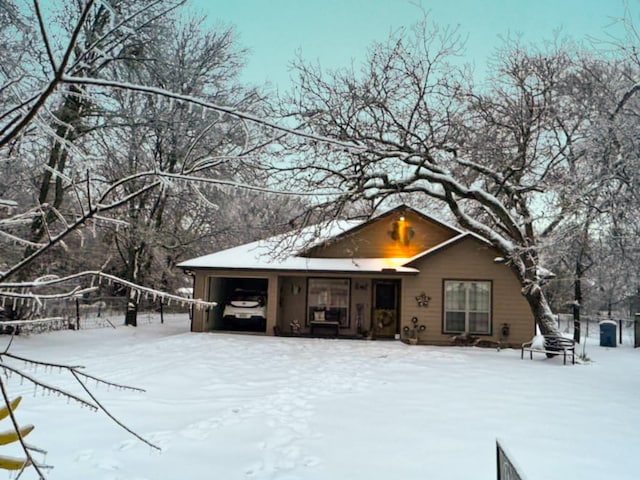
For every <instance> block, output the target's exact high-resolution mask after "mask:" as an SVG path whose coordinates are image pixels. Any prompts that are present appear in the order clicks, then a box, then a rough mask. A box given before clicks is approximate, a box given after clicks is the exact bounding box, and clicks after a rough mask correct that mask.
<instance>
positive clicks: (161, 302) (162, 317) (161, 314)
mask: <svg viewBox="0 0 640 480" xmlns="http://www.w3.org/2000/svg"><path fill="white" fill-rule="evenodd" d="M163 303H164V302H163V301H162V299H160V323H164V312H163V311H162V304H163Z"/></svg>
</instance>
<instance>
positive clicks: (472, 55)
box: [191, 0, 639, 89]
mask: <svg viewBox="0 0 640 480" xmlns="http://www.w3.org/2000/svg"><path fill="white" fill-rule="evenodd" d="M625 3H627V2H625V0H448V1H447V0H438V1H434V0H423V1H422V2H421V4H422V6H423V7H424V9H425V10H427V11H428V12H429V17H430V19H431V20H432V21H435V22H436V23H438V24H439V25H441V26H445V25H451V26H456V25H459V27H460V32H461V33H462V34H463V35H466V36H467V47H466V58H465V60H466V61H467V62H469V63H473V64H474V65H475V69H476V71H477V72H478V75H479V76H481V75H482V74H483V72H484V70H485V66H486V62H487V60H488V59H489V57H490V55H491V54H492V53H493V52H494V51H495V49H496V47H498V46H499V45H500V44H501V41H500V36H503V37H504V36H507V35H516V34H521V35H522V37H523V40H524V41H525V42H537V41H542V40H544V39H551V38H553V35H554V32H556V31H559V32H560V36H561V37H571V38H573V39H574V40H584V39H586V38H587V36H591V37H595V38H598V39H605V38H607V34H611V33H614V32H615V27H613V26H612V23H613V21H614V19H615V18H619V17H621V16H622V15H623V14H624V6H625ZM628 3H629V4H630V5H632V7H633V9H634V10H635V11H636V12H637V11H638V6H639V2H638V0H629V1H628ZM191 4H192V5H193V6H194V7H195V8H196V9H197V10H198V11H201V12H204V13H206V14H207V16H208V17H209V19H210V21H212V22H215V21H219V22H222V23H224V24H227V25H234V26H235V27H236V30H237V33H238V35H239V40H240V44H241V45H242V46H243V47H246V48H248V49H249V50H250V55H249V58H248V63H247V67H246V68H245V71H244V74H243V80H245V81H247V82H250V83H255V84H262V83H264V82H271V83H272V84H273V86H275V87H278V88H280V89H285V88H288V87H289V86H290V81H289V78H290V73H289V71H288V70H289V63H290V62H291V60H292V59H293V58H294V56H295V52H296V51H300V52H301V53H302V56H303V58H305V59H306V60H308V61H314V62H315V61H316V60H317V61H319V63H320V64H321V65H322V66H323V68H336V67H342V66H347V65H349V64H350V63H351V61H352V60H353V61H355V63H356V65H357V64H358V62H359V60H360V59H363V58H364V57H365V54H366V50H367V47H368V46H369V45H370V44H371V43H372V42H373V41H375V40H380V41H382V40H384V39H386V37H387V36H388V34H389V32H390V31H391V30H393V29H396V28H399V27H401V26H408V25H411V24H412V23H414V22H415V21H416V20H417V19H419V18H420V16H421V12H420V9H419V8H418V7H416V5H415V4H416V2H414V1H409V0H191ZM636 18H637V15H636Z"/></svg>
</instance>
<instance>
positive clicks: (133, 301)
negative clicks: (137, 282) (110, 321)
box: [124, 288, 138, 327]
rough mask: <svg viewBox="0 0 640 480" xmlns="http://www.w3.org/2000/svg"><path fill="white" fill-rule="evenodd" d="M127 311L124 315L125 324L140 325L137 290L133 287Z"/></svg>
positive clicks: (128, 299) (129, 294)
mask: <svg viewBox="0 0 640 480" xmlns="http://www.w3.org/2000/svg"><path fill="white" fill-rule="evenodd" d="M127 297H128V298H127V311H126V313H125V316H124V324H125V325H131V326H132V327H137V326H138V299H137V298H136V292H135V290H133V289H132V288H130V289H129V291H128V295H127Z"/></svg>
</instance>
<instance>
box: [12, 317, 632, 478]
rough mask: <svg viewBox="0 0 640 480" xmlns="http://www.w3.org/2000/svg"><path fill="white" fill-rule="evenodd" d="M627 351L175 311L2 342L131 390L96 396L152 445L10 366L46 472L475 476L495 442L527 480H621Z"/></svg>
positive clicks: (487, 463)
mask: <svg viewBox="0 0 640 480" xmlns="http://www.w3.org/2000/svg"><path fill="white" fill-rule="evenodd" d="M7 340H8V339H7ZM595 341H596V339H594V340H593V342H595ZM628 344H629V342H627V345H625V346H622V347H619V348H611V349H607V348H601V347H599V346H597V345H595V343H594V344H593V345H589V346H588V348H587V353H588V355H589V356H590V357H591V358H592V359H593V363H591V364H588V365H575V366H571V365H567V366H564V365H562V361H561V359H557V358H556V359H551V360H547V359H545V358H544V357H543V356H538V357H536V358H534V361H531V360H528V359H525V360H521V359H520V352H519V351H515V350H502V351H500V352H497V351H496V350H492V349H477V348H464V347H462V348H437V347H423V346H419V347H412V346H407V345H404V344H402V343H400V342H379V341H374V342H372V341H349V340H329V339H326V340H325V339H303V338H274V337H261V336H251V335H230V334H202V333H195V334H194V333H190V332H188V320H187V318H186V316H174V317H169V319H168V320H167V321H166V323H165V324H164V325H160V324H159V323H158V322H157V321H155V320H154V321H144V320H143V321H142V322H140V326H139V327H138V328H131V327H129V328H127V327H118V328H117V329H112V328H102V329H90V330H81V331H60V332H54V333H47V334H40V335H32V336H28V337H23V336H21V337H17V338H16V339H15V340H14V344H13V346H12V350H11V351H12V352H13V353H15V354H20V355H29V356H31V357H32V358H37V359H46V360H49V361H53V362H61V363H68V364H82V365H84V366H86V367H87V370H88V371H89V372H90V373H93V374H95V375H99V376H103V377H105V378H107V379H110V380H113V381H115V382H121V383H126V384H131V385H135V386H138V387H141V388H144V389H146V393H134V392H129V391H116V390H114V389H113V388H111V389H107V388H106V387H98V388H97V389H95V392H96V393H97V395H98V397H99V398H100V400H101V401H103V402H104V403H105V405H106V406H107V407H108V408H110V409H111V411H112V412H113V413H114V414H116V415H117V416H118V417H119V418H120V419H121V420H122V421H124V422H125V423H126V424H127V425H128V426H129V427H131V428H132V429H134V430H135V431H137V432H138V433H140V434H141V435H143V436H144V437H146V438H148V439H149V440H151V441H152V442H155V443H156V444H158V445H159V446H160V447H162V452H161V453H157V452H155V451H152V449H151V448H150V447H148V446H146V445H144V444H143V443H141V442H139V441H138V440H136V439H134V438H132V437H131V436H129V435H128V434H127V433H126V432H125V431H123V430H122V429H120V428H119V427H117V426H116V425H115V424H113V423H112V422H110V421H109V419H108V418H107V417H105V416H104V415H102V414H96V413H92V412H90V411H88V410H87V409H82V408H79V407H77V406H75V405H74V404H70V405H68V404H67V401H66V400H64V399H63V398H61V397H56V396H42V395H41V393H40V392H38V393H36V395H35V396H34V394H33V392H34V389H33V387H32V386H30V385H27V384H26V383H25V384H21V383H20V381H19V380H18V379H16V378H15V376H13V377H12V378H10V379H9V380H8V386H9V389H10V391H11V395H12V396H15V395H17V394H19V393H21V394H23V395H24V397H25V398H24V399H23V403H22V405H21V406H20V408H19V409H18V411H17V415H18V418H19V420H20V421H21V422H23V423H33V424H35V425H36V429H35V430H34V432H33V433H32V434H31V435H30V436H29V438H28V440H29V442H30V443H31V444H34V445H36V446H39V447H42V448H45V449H47V450H48V451H49V454H48V456H47V458H46V461H47V463H49V464H53V465H54V466H55V468H54V469H53V470H51V471H49V473H48V478H49V479H51V480H53V479H65V480H73V479H78V480H80V479H95V480H99V479H105V480H107V479H108V480H116V479H119V480H124V479H127V480H134V479H135V480H143V479H148V480H163V479H167V480H169V479H171V480H173V479H188V480H196V479H203V480H204V479H207V480H209V479H223V480H233V479H278V480H293V479H301V480H303V479H304V480H327V479H349V480H352V479H353V480H355V479H367V480H377V479H380V480H383V479H384V480H391V479H402V480H424V479H430V480H437V479H443V480H444V479H446V480H453V479H460V480H469V479H474V480H480V479H487V480H488V479H494V478H496V460H495V441H496V438H498V439H500V441H501V443H502V444H503V445H504V446H505V447H506V448H507V450H508V453H509V454H510V455H511V456H512V457H513V458H512V460H514V461H515V463H517V465H518V466H519V469H520V470H521V473H522V474H524V476H525V477H526V478H527V479H528V480H536V479H544V480H553V479H573V478H575V479H578V478H579V479H581V480H589V479H593V480H602V479H607V478H612V479H613V478H615V479H617V480H622V479H636V478H638V475H639V472H640V456H638V455H637V452H636V451H637V450H638V448H640V400H639V398H640V350H634V349H633V348H631V347H630V346H629V345H628ZM34 373H35V374H37V375H39V376H40V377H41V378H43V379H46V381H48V382H51V383H52V382H57V383H62V384H63V385H69V386H71V385H72V382H71V380H70V379H68V378H67V377H65V376H64V375H59V374H58V373H57V372H44V371H38V372H34ZM74 391H76V392H78V393H80V390H79V389H78V388H77V387H74ZM5 422H7V421H6V420H5V421H3V425H2V426H3V427H8V425H6V424H5ZM0 450H1V451H2V453H3V454H7V453H9V454H16V451H15V450H12V449H11V448H9V447H2V448H1V449H0ZM21 478H33V472H30V474H29V475H26V476H23V477H21Z"/></svg>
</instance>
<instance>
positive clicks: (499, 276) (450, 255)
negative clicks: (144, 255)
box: [179, 205, 535, 345]
mask: <svg viewBox="0 0 640 480" xmlns="http://www.w3.org/2000/svg"><path fill="white" fill-rule="evenodd" d="M497 257H498V253H497V252H496V251H495V250H494V249H493V247H492V246H491V245H490V244H489V243H488V242H487V241H486V240H484V239H482V238H480V237H479V236H477V235H475V234H473V233H470V232H465V231H463V230H460V229H459V228H456V227H454V226H451V225H447V224H445V223H443V222H441V221H439V220H436V219H435V218H433V217H431V216H429V215H425V214H423V213H421V212H419V211H417V210H415V209H413V208H410V207H408V206H406V205H402V206H399V207H396V208H394V209H392V210H389V211H387V212H385V213H383V214H381V215H378V216H376V217H374V218H372V219H370V220H368V221H358V222H356V221H335V222H331V223H329V224H324V225H320V226H314V227H308V228H307V229H304V230H302V231H301V232H299V234H298V235H297V236H295V237H294V236H291V235H282V236H277V237H273V238H270V239H267V240H262V241H258V242H253V243H249V244H246V245H241V246H238V247H235V248H230V249H228V250H223V251H220V252H217V253H213V254H210V255H205V256H202V257H198V258H194V259H191V260H187V261H185V262H183V263H181V264H180V265H179V267H181V268H183V269H184V270H185V271H186V272H187V273H189V274H191V275H193V277H194V298H200V299H203V300H206V301H211V302H217V304H218V305H217V306H216V307H215V308H210V309H208V310H200V311H196V312H195V313H194V316H193V320H192V331H196V332H206V331H213V330H225V329H228V328H229V325H228V323H225V322H224V320H225V319H224V318H223V313H224V309H225V302H226V300H227V299H228V298H230V297H231V296H232V294H233V293H234V292H238V291H240V292H242V291H252V292H263V294H264V295H265V297H266V301H265V303H266V308H264V311H265V312H266V314H265V316H266V318H265V319H264V321H263V322H262V324H258V326H257V329H258V330H259V331H261V332H264V333H265V334H267V335H274V334H281V335H291V334H294V335H308V334H313V335H331V336H338V337H345V338H358V337H367V338H377V339H382V338H388V339H398V338H401V339H405V338H408V337H412V336H414V333H415V332H417V336H419V339H420V343H425V344H432V345H451V344H456V343H458V342H460V341H461V340H464V339H468V337H469V336H472V337H473V338H474V339H477V340H482V341H484V342H483V343H486V344H496V343H500V344H502V345H505V344H511V345H519V344H521V343H523V342H525V341H528V340H530V339H531V338H532V336H533V335H534V332H535V322H534V318H533V315H532V313H531V310H530V309H529V306H528V303H527V302H526V300H525V299H524V297H523V296H522V295H521V293H520V285H519V282H518V280H517V279H516V277H515V275H514V274H513V273H512V272H511V270H510V269H509V267H508V266H507V265H505V264H504V263H502V262H499V261H497ZM241 328H246V329H248V330H252V329H253V330H255V329H256V327H255V326H247V327H241Z"/></svg>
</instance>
